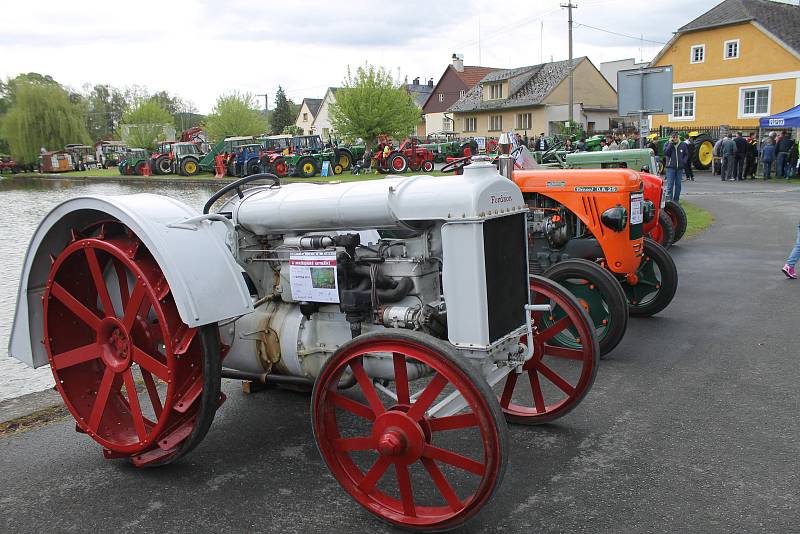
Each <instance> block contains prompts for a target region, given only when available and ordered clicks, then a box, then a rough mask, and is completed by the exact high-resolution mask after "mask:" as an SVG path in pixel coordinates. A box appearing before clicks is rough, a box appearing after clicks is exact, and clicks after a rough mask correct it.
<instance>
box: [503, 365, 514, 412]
mask: <svg viewBox="0 0 800 534" xmlns="http://www.w3.org/2000/svg"><path fill="white" fill-rule="evenodd" d="M516 385H517V372H516V371H511V372H510V373H508V376H506V385H505V387H503V394H502V395H501V396H500V406H502V407H503V408H508V405H509V404H511V396H512V395H513V394H514V387H515V386H516Z"/></svg>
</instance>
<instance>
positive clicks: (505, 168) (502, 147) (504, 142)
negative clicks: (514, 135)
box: [497, 133, 514, 180]
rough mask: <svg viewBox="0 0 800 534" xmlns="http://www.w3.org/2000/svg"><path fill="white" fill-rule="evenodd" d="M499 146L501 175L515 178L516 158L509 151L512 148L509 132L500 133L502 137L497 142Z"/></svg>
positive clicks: (498, 167)
mask: <svg viewBox="0 0 800 534" xmlns="http://www.w3.org/2000/svg"><path fill="white" fill-rule="evenodd" d="M497 148H498V150H499V152H500V155H499V156H498V157H497V171H498V172H499V173H500V175H501V176H504V177H506V178H508V179H509V180H513V179H514V158H513V157H511V154H509V151H510V149H511V139H509V138H508V134H507V133H503V134H500V139H498V142H497Z"/></svg>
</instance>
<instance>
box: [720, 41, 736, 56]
mask: <svg viewBox="0 0 800 534" xmlns="http://www.w3.org/2000/svg"><path fill="white" fill-rule="evenodd" d="M723 50H724V55H723V56H722V58H723V59H736V58H738V57H739V39H733V40H731V41H725V45H724V46H723Z"/></svg>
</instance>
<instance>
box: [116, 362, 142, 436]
mask: <svg viewBox="0 0 800 534" xmlns="http://www.w3.org/2000/svg"><path fill="white" fill-rule="evenodd" d="M122 378H123V380H124V381H125V391H127V392H128V405H129V406H130V409H131V417H133V427H134V428H135V429H136V435H137V436H139V440H140V441H144V438H146V437H147V430H145V428H144V416H142V407H141V406H139V395H138V393H136V384H135V383H134V382H133V373H131V369H130V367H129V368H127V369H125V372H124V373H122Z"/></svg>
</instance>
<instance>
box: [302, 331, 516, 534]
mask: <svg viewBox="0 0 800 534" xmlns="http://www.w3.org/2000/svg"><path fill="white" fill-rule="evenodd" d="M376 353H379V354H383V355H385V356H386V357H387V358H389V357H390V355H391V361H392V365H393V369H394V377H395V380H394V393H393V394H392V395H391V396H390V395H389V394H387V393H386V391H391V390H388V388H377V387H376V386H375V385H374V384H373V381H372V379H370V378H369V376H368V375H367V373H366V371H365V357H367V358H369V356H367V355H369V354H376ZM370 363H372V362H370ZM409 366H410V367H409ZM409 368H411V369H414V368H427V369H428V370H429V371H430V373H431V374H432V377H431V375H428V376H427V377H426V378H420V379H418V380H409V379H408V373H407V370H408V369H409ZM345 373H348V374H349V373H352V376H354V377H355V380H356V386H355V387H353V388H352V389H351V390H348V391H347V394H346V395H345V393H344V392H342V391H340V390H339V389H338V385H339V382H340V379H341V378H342V376H343V375H344V374H345ZM387 383H388V382H387ZM414 390H416V393H414V392H413V391H414ZM454 391H457V392H459V393H460V394H461V395H463V398H464V399H465V401H466V408H464V409H461V410H459V411H457V412H455V413H453V414H450V415H445V416H442V417H436V416H435V414H434V416H430V415H429V414H428V412H429V410H430V408H431V407H434V406H436V405H437V403H438V402H441V401H442V400H443V399H444V398H445V397H446V396H447V395H448V394H454V393H453V392H454ZM394 397H396V399H395V398H394ZM312 421H313V426H314V435H315V436H316V439H317V444H318V446H319V450H320V452H321V454H322V456H323V458H324V459H325V462H326V463H327V464H328V467H329V468H330V469H331V471H332V473H333V475H334V476H335V477H336V479H337V480H338V481H339V483H340V484H341V485H342V487H343V488H344V489H345V490H346V491H347V492H348V493H349V494H350V495H351V496H352V497H353V498H354V499H355V500H356V501H357V502H358V503H359V504H360V505H362V506H363V507H365V508H366V509H367V510H369V511H370V512H372V513H373V514H375V515H377V516H378V517H379V518H381V519H382V520H384V521H387V522H389V523H392V524H394V525H396V526H401V527H405V528H412V529H414V530H423V531H440V530H448V529H451V528H455V527H457V526H459V525H462V524H463V523H464V522H465V521H467V520H468V519H470V518H471V517H473V516H474V515H475V514H476V513H477V512H478V510H480V508H481V507H482V506H484V505H485V504H486V503H487V502H488V501H489V499H490V498H491V497H492V495H493V493H494V491H495V489H496V488H497V487H498V486H499V484H500V482H501V480H502V478H503V474H504V472H505V464H506V457H507V442H508V436H507V430H506V426H505V421H504V420H503V416H502V411H501V410H500V407H499V405H498V403H497V400H496V398H495V397H494V395H493V393H492V390H491V388H490V387H489V386H488V384H487V383H486V381H485V380H484V378H483V377H482V376H481V375H479V374H478V373H477V372H476V370H475V369H474V368H473V367H472V366H471V364H470V363H469V362H467V361H465V360H464V358H463V357H461V356H459V354H458V353H457V351H456V350H455V349H454V348H452V346H451V345H449V344H446V343H444V342H442V341H440V340H437V339H435V338H433V337H431V336H427V335H425V334H419V333H416V332H389V331H381V332H373V333H370V334H366V335H363V336H359V337H358V338H356V339H354V340H352V341H350V342H348V343H346V344H344V345H343V346H342V347H341V348H340V349H339V350H338V351H337V352H336V353H335V354H334V355H333V357H331V359H330V360H329V361H328V362H327V363H326V365H325V367H324V368H323V370H322V372H321V374H320V376H319V378H318V379H317V383H316V385H315V387H314V394H313V398H312Z"/></svg>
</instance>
